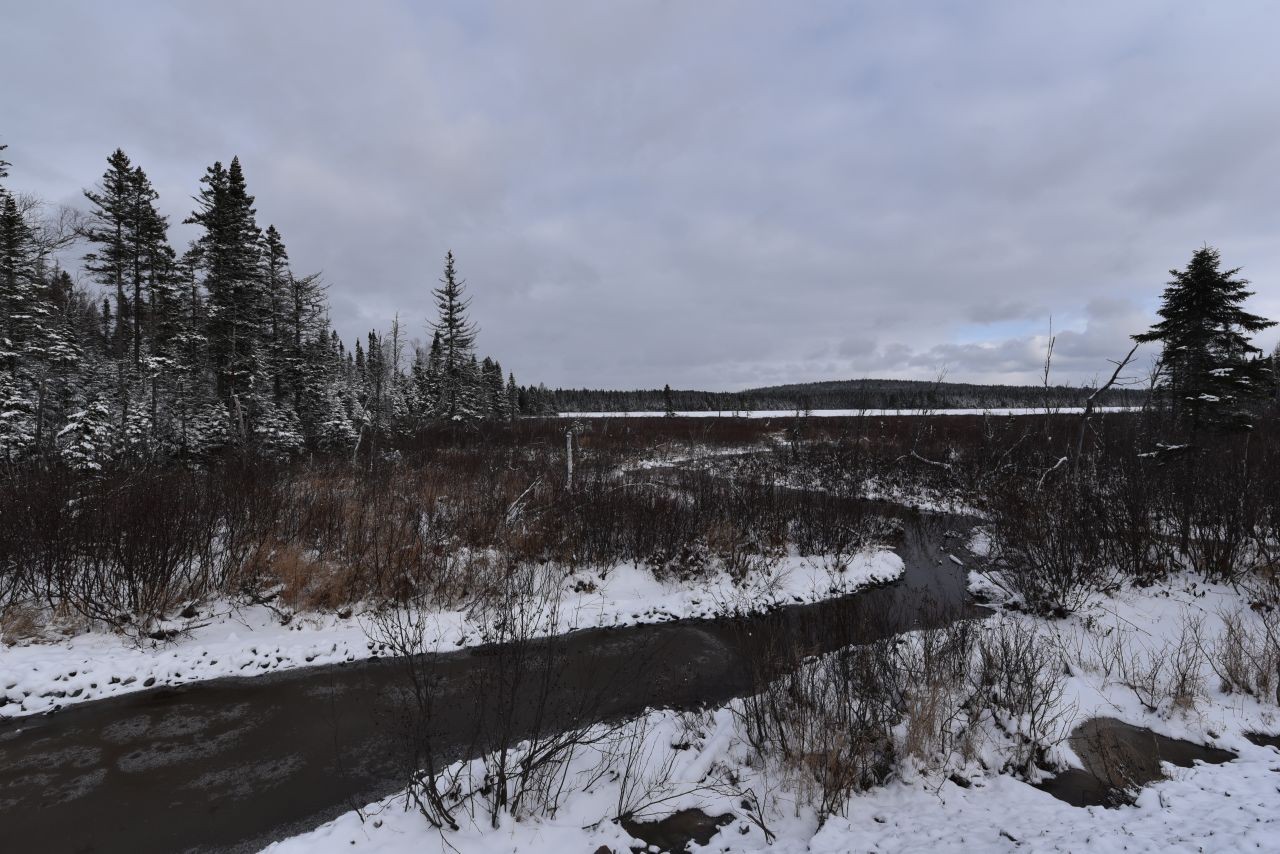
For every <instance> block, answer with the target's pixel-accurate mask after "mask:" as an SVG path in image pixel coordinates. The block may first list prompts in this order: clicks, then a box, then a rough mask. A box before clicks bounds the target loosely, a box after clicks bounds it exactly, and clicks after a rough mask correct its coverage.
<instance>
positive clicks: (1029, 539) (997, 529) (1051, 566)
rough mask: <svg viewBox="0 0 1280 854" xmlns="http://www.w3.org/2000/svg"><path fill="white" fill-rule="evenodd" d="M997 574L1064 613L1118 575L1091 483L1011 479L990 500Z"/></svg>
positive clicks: (1044, 607)
mask: <svg viewBox="0 0 1280 854" xmlns="http://www.w3.org/2000/svg"><path fill="white" fill-rule="evenodd" d="M986 508H987V511H988V513H989V515H990V525H989V531H990V536H991V559H992V563H993V565H994V566H995V567H996V568H997V570H998V573H997V574H995V575H994V576H993V581H995V583H997V584H998V585H999V586H1000V587H1002V588H1004V589H1005V590H1006V591H1007V592H1008V593H1010V594H1013V595H1015V596H1018V597H1020V598H1021V599H1022V600H1023V601H1024V602H1025V603H1026V606H1027V608H1028V609H1030V610H1031V611H1033V612H1035V613H1038V614H1044V615H1050V616H1065V615H1066V614H1069V613H1072V612H1073V611H1075V610H1076V609H1078V608H1079V607H1080V606H1081V605H1083V604H1084V603H1085V601H1087V599H1088V598H1089V596H1090V595H1092V594H1094V593H1097V592H1099V591H1102V590H1107V589H1110V588H1112V587H1113V586H1114V585H1115V584H1116V582H1117V574H1116V572H1115V569H1114V566H1113V564H1112V563H1111V561H1110V559H1109V556H1108V554H1107V549H1106V548H1105V546H1104V540H1103V530H1102V526H1101V524H1100V522H1101V518H1102V515H1103V512H1104V511H1103V508H1102V507H1101V504H1100V501H1099V497H1098V494H1097V492H1096V490H1095V488H1094V485H1093V483H1092V482H1091V481H1090V480H1089V479H1088V478H1087V477H1084V476H1075V475H1071V474H1068V475H1064V476H1061V477H1057V478H1053V479H1049V480H1047V481H1045V482H1044V483H1043V484H1040V483H1036V482H1031V483H1020V482H1012V483H1009V484H1006V485H1005V486H1004V487H1002V488H1000V489H998V490H996V491H995V492H994V493H993V494H992V495H991V496H989V497H988V499H987V501H986Z"/></svg>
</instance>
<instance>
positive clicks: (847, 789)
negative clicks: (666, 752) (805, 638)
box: [738, 641, 902, 821]
mask: <svg viewBox="0 0 1280 854" xmlns="http://www.w3.org/2000/svg"><path fill="white" fill-rule="evenodd" d="M891 645H892V641H882V642H877V643H875V644H871V645H868V646H858V647H851V648H848V649H844V650H841V651H839V652H837V653H833V654H832V655H829V656H825V657H823V658H820V659H817V660H816V661H811V662H806V663H804V664H802V665H801V666H799V667H798V668H796V669H795V670H793V671H791V672H790V673H788V674H786V675H785V676H783V677H782V678H780V679H777V680H775V681H773V682H772V683H770V684H769V685H768V686H766V687H765V689H764V690H763V691H762V692H760V693H758V694H755V695H753V696H751V697H748V698H747V699H746V700H744V701H743V703H742V706H741V708H740V710H739V712H738V714H739V720H740V723H741V725H742V731H743V733H744V736H745V738H746V739H747V741H748V743H750V744H751V746H752V747H753V748H754V749H755V750H756V752H757V753H759V754H760V755H761V756H762V757H764V758H766V760H767V759H770V758H774V757H776V759H777V761H778V762H779V763H780V765H781V768H782V771H783V774H784V776H785V778H786V779H787V781H788V782H789V784H790V785H791V787H793V788H794V790H795V792H796V794H797V796H798V797H799V798H800V799H801V800H802V801H803V802H805V803H808V804H810V805H812V806H813V808H814V809H815V811H816V812H817V814H818V817H819V821H825V819H826V818H827V817H829V816H832V815H838V814H843V812H844V810H845V809H846V808H847V804H848V800H849V796H850V795H851V794H853V793H854V792H858V791H862V790H863V789H866V788H869V787H871V786H874V785H877V784H879V783H882V782H884V780H886V779H888V777H889V775H890V774H891V773H892V771H893V770H894V767H895V761H896V758H897V754H896V748H895V744H894V739H893V727H894V726H895V725H896V724H897V723H898V721H899V720H900V719H901V716H902V711H901V707H900V706H901V704H900V702H899V698H897V697H896V696H894V692H893V688H892V687H891V686H893V685H895V684H896V683H897V680H896V679H890V678H886V677H887V676H888V675H889V671H890V669H891V668H892V657H891V649H890V647H891Z"/></svg>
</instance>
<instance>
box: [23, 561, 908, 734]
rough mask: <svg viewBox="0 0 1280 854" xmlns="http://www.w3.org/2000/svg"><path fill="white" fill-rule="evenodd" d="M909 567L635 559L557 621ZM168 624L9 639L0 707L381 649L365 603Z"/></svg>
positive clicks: (465, 638) (450, 631)
mask: <svg viewBox="0 0 1280 854" xmlns="http://www.w3.org/2000/svg"><path fill="white" fill-rule="evenodd" d="M902 572H903V566H902V561H901V559H900V558H899V557H898V556H897V555H896V554H894V553H893V552H892V551H888V550H878V551H869V552H865V553H863V554H860V555H857V556H855V557H854V559H853V560H852V561H851V563H850V565H849V566H848V567H847V568H846V569H845V571H844V572H839V573H833V572H829V571H828V570H827V569H826V568H824V567H823V566H822V565H821V563H820V562H819V561H818V560H817V559H816V558H815V559H809V558H801V557H796V556H791V557H787V558H784V559H783V560H782V561H780V562H779V563H778V564H777V565H776V566H774V567H772V568H771V569H769V570H767V571H766V572H764V573H762V574H760V575H757V576H752V577H751V578H750V579H749V581H748V583H746V584H745V585H737V584H734V583H733V581H732V580H731V579H730V578H729V577H728V576H727V575H725V574H723V573H721V574H717V575H712V576H711V577H709V578H707V579H704V580H702V581H696V582H689V583H676V582H671V583H663V582H659V581H657V580H656V579H655V578H654V577H653V575H652V573H650V572H649V571H648V570H647V569H644V568H641V567H636V566H633V565H621V566H616V567H613V568H612V569H610V570H609V571H608V572H607V573H600V572H594V573H583V572H579V573H576V574H574V575H572V576H569V577H568V578H566V579H565V581H564V590H563V593H562V598H561V599H560V601H559V613H558V616H557V621H556V630H557V631H571V630H574V629H582V628H596V627H603V626H626V625H636V624H644V623H659V622H666V621H669V620H677V619H684V618H691V617H715V616H721V615H727V614H734V613H750V612H759V611H766V610H769V609H772V608H776V607H779V606H783V605H790V604H799V603H806V602H816V601H820V600H822V599H826V598H831V597H834V596H841V595H845V594H848V593H852V592H854V591H856V590H858V589H860V588H863V587H866V586H868V585H871V584H877V583H883V582H889V581H893V580H895V579H896V578H898V577H900V576H901V575H902ZM432 622H433V626H432V627H431V630H430V631H429V633H428V634H429V638H430V640H431V642H432V644H433V645H434V648H435V649H436V650H437V651H442V652H447V651H450V650H455V649H461V648H463V647H467V646H473V645H477V644H480V643H483V642H484V641H485V637H484V627H483V626H482V625H480V624H478V623H477V621H476V620H475V619H473V616H472V615H470V614H468V613H466V612H464V611H441V612H439V613H436V614H434V615H432ZM168 628H173V629H181V630H182V631H183V633H182V636H181V637H180V638H179V639H177V640H176V641H173V642H169V643H159V642H153V641H142V642H131V641H129V640H128V639H126V638H125V637H123V636H121V635H119V634H115V633H109V632H103V631H92V632H86V633H83V634H77V635H74V636H71V637H66V638H62V639H50V638H42V639H38V640H33V641H26V642H23V643H21V644H20V645H16V646H9V647H3V646H0V717H10V718H11V717H18V716H22V715H29V714H35V713H39V712H48V711H53V710H55V709H58V708H61V707H64V706H67V705H70V704H72V703H81V702H86V701H88V700H95V699H99V698H102V697H110V696H114V695H116V694H122V693H125V692H129V691H138V690H142V689H144V688H150V687H153V686H160V685H179V684H185V683H188V682H195V681H198V680H201V679H213V678H216V677H219V676H258V675H261V674H263V673H271V672H274V671H278V670H285V669H289V668H294V667H305V666H308V665H320V664H333V663H338V662H351V661H356V660H359V659H364V658H369V657H372V656H376V655H378V654H380V650H379V647H378V645H377V644H376V643H374V642H373V641H372V640H370V634H371V627H370V623H369V618H368V616H367V615H366V614H364V613H361V612H360V611H359V610H357V611H356V613H354V614H352V615H351V616H349V617H347V618H345V619H344V618H342V617H339V616H337V615H334V614H325V615H316V614H306V613H300V614H295V615H292V616H291V618H290V619H289V622H288V624H287V625H282V621H281V618H280V617H279V615H278V613H277V612H275V611H273V610H271V609H269V608H267V607H265V606H261V605H255V606H249V607H234V606H232V605H231V604H228V603H226V602H219V603H214V604H213V605H211V606H206V607H202V608H201V609H200V612H199V614H198V615H197V616H196V617H195V618H193V619H191V620H187V621H180V622H178V623H173V624H170V625H169V626H168Z"/></svg>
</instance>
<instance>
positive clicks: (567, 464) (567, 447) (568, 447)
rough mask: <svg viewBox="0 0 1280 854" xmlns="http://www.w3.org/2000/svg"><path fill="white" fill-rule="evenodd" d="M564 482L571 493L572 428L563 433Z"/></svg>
mask: <svg viewBox="0 0 1280 854" xmlns="http://www.w3.org/2000/svg"><path fill="white" fill-rule="evenodd" d="M564 480H565V485H566V486H567V487H568V489H569V491H570V492H572V491H573V428H572V427H570V428H569V429H568V430H565V431H564Z"/></svg>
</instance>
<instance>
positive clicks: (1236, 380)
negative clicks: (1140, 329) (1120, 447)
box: [1133, 246, 1275, 431]
mask: <svg viewBox="0 0 1280 854" xmlns="http://www.w3.org/2000/svg"><path fill="white" fill-rule="evenodd" d="M1220 263H1221V258H1220V256H1219V253H1218V250H1216V249H1214V248H1213V247H1211V246H1205V247H1203V248H1201V249H1197V250H1196V251H1195V253H1194V254H1193V255H1192V256H1191V262H1190V263H1189V264H1188V265H1187V267H1186V269H1185V270H1170V271H1169V273H1170V275H1172V276H1173V279H1172V280H1171V281H1170V282H1169V284H1168V287H1166V288H1165V291H1164V294H1163V297H1162V301H1161V306H1160V309H1159V311H1158V312H1157V313H1158V314H1159V316H1160V321H1159V322H1157V323H1156V324H1155V325H1153V326H1152V327H1151V329H1149V330H1148V331H1146V332H1144V333H1142V334H1140V335H1135V336H1133V339H1134V340H1135V341H1138V342H1155V341H1158V342H1160V343H1161V344H1162V345H1163V352H1162V354H1161V356H1160V369H1161V375H1160V376H1161V378H1160V385H1159V388H1160V391H1161V392H1162V393H1164V394H1165V395H1166V396H1167V398H1168V400H1169V402H1170V403H1171V405H1172V407H1173V409H1174V411H1175V412H1176V413H1177V414H1178V415H1179V416H1181V417H1185V418H1187V419H1188V420H1189V423H1190V426H1191V428H1192V430H1193V431H1194V430H1195V429H1196V428H1197V427H1198V426H1199V425H1201V424H1211V425H1217V426H1229V425H1237V426H1243V425H1244V424H1245V423H1247V409H1248V405H1249V403H1250V402H1253V401H1257V400H1258V399H1260V398H1264V397H1266V396H1268V395H1269V393H1270V389H1271V377H1270V371H1269V369H1268V368H1267V365H1266V362H1265V360H1262V359H1258V358H1255V356H1257V355H1258V354H1260V353H1261V350H1259V349H1258V348H1257V347H1255V346H1253V344H1251V343H1250V341H1249V339H1248V337H1246V335H1247V334H1248V333H1256V332H1260V331H1262V330H1264V329H1267V328H1269V327H1271V326H1274V325H1275V322H1274V321H1270V320H1267V319H1266V318H1264V317H1260V316H1258V315H1255V314H1250V313H1249V312H1247V311H1245V310H1244V309H1243V308H1241V304H1242V303H1243V302H1244V301H1245V300H1246V299H1248V298H1249V297H1250V296H1253V292H1252V291H1249V290H1246V286H1247V285H1248V284H1249V282H1248V280H1246V279H1242V278H1239V277H1238V276H1237V274H1238V273H1239V272H1240V268H1238V267H1237V268H1233V269H1230V270H1222V269H1220Z"/></svg>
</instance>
